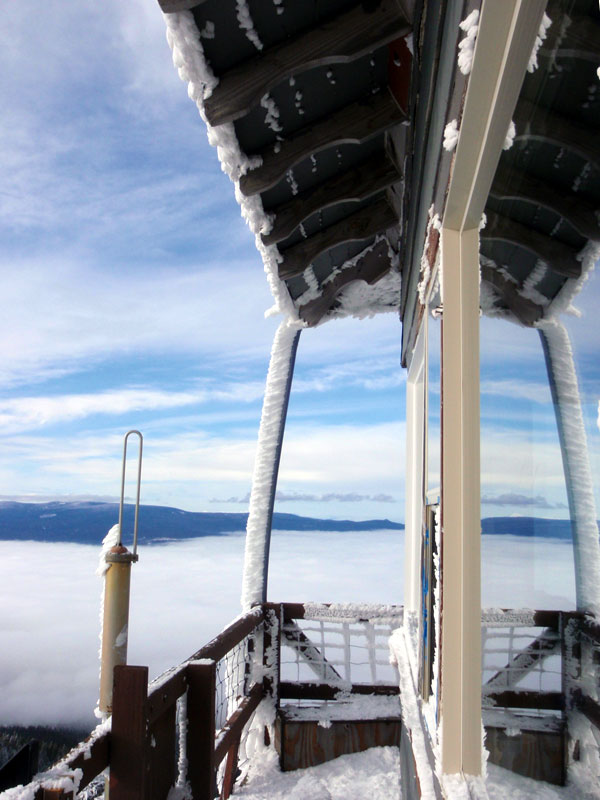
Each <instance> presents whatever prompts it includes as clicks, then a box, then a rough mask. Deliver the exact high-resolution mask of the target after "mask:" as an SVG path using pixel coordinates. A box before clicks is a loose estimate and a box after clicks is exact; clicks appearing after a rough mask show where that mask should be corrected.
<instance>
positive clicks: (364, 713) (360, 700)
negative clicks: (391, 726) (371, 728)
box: [284, 691, 400, 728]
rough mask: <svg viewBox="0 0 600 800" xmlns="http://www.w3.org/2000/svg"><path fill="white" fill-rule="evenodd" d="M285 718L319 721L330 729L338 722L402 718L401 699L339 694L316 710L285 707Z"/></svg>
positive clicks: (315, 708) (302, 707) (371, 695)
mask: <svg viewBox="0 0 600 800" xmlns="http://www.w3.org/2000/svg"><path fill="white" fill-rule="evenodd" d="M284 708H285V718H286V719H293V720H315V719H316V720H318V721H319V725H322V726H323V727H325V728H329V727H330V726H331V723H332V722H334V721H336V720H340V721H342V720H349V719H352V720H358V719H389V718H393V717H397V718H398V719H399V718H400V698H399V697H397V696H393V695H390V696H385V695H374V694H353V695H351V694H349V693H348V692H344V691H341V692H338V693H337V695H336V698H335V700H334V701H333V702H331V703H329V702H326V703H323V704H322V705H320V706H318V707H314V708H310V707H305V706H292V705H285V706H284Z"/></svg>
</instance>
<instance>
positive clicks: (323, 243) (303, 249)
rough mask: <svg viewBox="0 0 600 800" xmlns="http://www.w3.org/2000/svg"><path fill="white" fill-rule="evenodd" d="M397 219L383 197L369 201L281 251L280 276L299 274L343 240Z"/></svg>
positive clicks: (355, 239)
mask: <svg viewBox="0 0 600 800" xmlns="http://www.w3.org/2000/svg"><path fill="white" fill-rule="evenodd" d="M397 222H398V218H397V217H396V213H395V211H394V210H393V208H392V207H391V205H390V204H389V203H388V201H387V200H386V198H385V197H381V198H380V199H379V200H376V201H375V202H373V203H371V204H370V205H368V206H365V207H364V208H361V209H360V210H359V211H355V212H354V214H350V216H348V217H345V219H343V220H340V222H336V224H335V225H331V226H330V227H329V228H326V229H325V230H323V231H319V232H318V233H315V235H314V236H309V237H308V239H304V240H303V241H302V242H299V243H298V244H296V245H294V246H293V247H290V248H289V249H288V250H285V251H284V252H283V254H282V255H283V261H281V262H280V264H279V277H280V278H282V279H283V280H285V279H286V278H293V277H294V276H296V275H301V274H302V273H303V272H304V270H305V269H306V268H307V267H308V266H309V265H310V264H312V262H313V261H314V260H315V258H316V257H317V256H318V255H319V254H320V253H323V252H325V250H330V249H331V248H332V247H335V246H336V245H338V244H342V243H343V242H360V241H362V240H363V239H368V238H369V237H370V236H375V234H377V233H382V232H383V231H385V230H387V229H388V228H391V227H392V226H393V225H395V224H396V223H397Z"/></svg>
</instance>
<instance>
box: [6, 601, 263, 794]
mask: <svg viewBox="0 0 600 800" xmlns="http://www.w3.org/2000/svg"><path fill="white" fill-rule="evenodd" d="M264 619H265V613H264V611H263V609H262V608H260V607H259V608H256V609H253V610H252V611H250V612H249V613H247V614H245V615H244V616H242V617H240V618H239V619H237V620H236V621H235V622H233V623H232V624H231V625H229V626H228V627H227V628H226V629H225V630H224V631H223V632H222V633H220V634H219V635H218V636H217V637H216V638H215V639H213V640H212V641H211V642H209V643H208V644H207V645H205V646H204V647H202V648H200V650H198V651H197V652H196V653H194V654H193V655H192V656H191V657H190V658H189V659H187V660H186V661H184V662H183V663H182V664H179V665H178V666H176V667H173V668H171V669H169V670H167V671H166V672H165V673H164V674H163V675H161V676H159V677H158V678H156V679H155V680H154V681H152V682H151V683H150V684H149V683H148V668H147V667H139V666H126V665H122V666H117V667H115V670H114V687H113V711H112V716H111V717H109V719H108V720H106V721H105V722H103V723H102V725H100V726H99V727H98V728H97V729H96V730H95V731H94V732H93V733H92V734H91V736H90V737H89V738H88V739H87V740H86V741H85V742H83V743H82V744H80V745H78V746H77V747H76V748H75V749H74V750H72V751H71V752H70V753H69V754H68V755H67V757H66V758H65V759H64V760H63V761H61V762H60V763H59V764H57V765H56V766H55V767H53V768H52V769H51V770H49V771H48V772H46V773H40V774H39V775H37V776H36V777H35V778H34V780H33V781H32V782H31V783H30V784H28V785H27V786H20V787H16V788H14V789H10V790H9V795H8V796H9V798H10V800H70V799H72V798H74V797H75V796H79V797H80V798H81V800H84V798H85V797H86V796H87V794H88V792H89V789H87V788H86V787H89V786H90V784H92V782H93V781H95V779H97V778H98V776H102V773H105V771H106V770H107V769H108V770H109V777H108V781H109V786H110V797H111V800H125V798H127V800H166V798H167V796H168V795H169V793H170V791H171V789H173V787H177V788H178V789H181V791H182V793H183V795H184V796H193V797H194V798H195V800H213V798H214V797H215V795H216V794H218V793H220V796H221V797H222V798H227V797H229V794H230V793H231V790H232V787H233V782H234V780H235V777H236V772H237V755H238V748H239V744H240V740H241V739H242V737H243V734H244V729H245V727H246V725H247V723H248V721H249V719H250V717H251V716H252V714H253V713H254V711H255V710H256V709H257V707H258V705H259V704H260V702H261V700H262V698H263V697H264V695H265V692H266V691H268V688H269V682H268V680H267V679H265V674H264V670H258V671H256V670H255V671H253V670H252V669H251V664H252V662H253V658H252V657H251V653H252V652H253V651H254V653H255V656H256V654H257V653H259V652H260V653H261V657H260V661H261V662H262V661H263V660H264V659H263V657H262V651H261V650H260V647H264V646H267V645H268V637H267V636H266V635H265V633H264V630H263V628H264V625H263V623H264ZM257 644H258V645H259V647H257ZM192 753H193V758H191V757H190V758H189V759H188V757H187V754H192ZM223 761H225V762H226V763H225V764H224V766H223V767H222V768H221V769H220V770H219V766H220V765H221V762H223ZM218 784H219V792H217V790H216V789H217V785H218ZM96 793H97V792H96ZM96 793H92V794H96ZM7 800H8V798H7Z"/></svg>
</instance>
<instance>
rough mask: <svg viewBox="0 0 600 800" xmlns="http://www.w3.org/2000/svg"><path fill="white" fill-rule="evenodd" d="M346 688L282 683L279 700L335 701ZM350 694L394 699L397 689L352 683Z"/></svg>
mask: <svg viewBox="0 0 600 800" xmlns="http://www.w3.org/2000/svg"><path fill="white" fill-rule="evenodd" d="M346 691H347V687H340V686H335V685H330V684H327V683H306V682H305V681H302V682H295V681H282V682H281V686H280V694H279V696H280V698H281V699H282V700H335V698H336V695H338V694H339V693H340V692H344V693H345V692H346ZM350 691H351V693H352V694H358V695H372V694H374V695H378V696H386V697H396V696H397V695H398V694H399V689H398V686H397V685H396V684H361V683H354V684H352V687H351V689H350Z"/></svg>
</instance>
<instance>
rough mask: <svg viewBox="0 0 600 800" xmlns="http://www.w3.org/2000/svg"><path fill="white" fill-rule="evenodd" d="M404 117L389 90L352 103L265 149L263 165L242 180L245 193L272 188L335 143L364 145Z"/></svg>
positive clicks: (243, 192) (241, 186) (254, 192)
mask: <svg viewBox="0 0 600 800" xmlns="http://www.w3.org/2000/svg"><path fill="white" fill-rule="evenodd" d="M404 119H405V114H404V112H403V111H402V110H401V109H400V108H399V106H398V105H397V103H396V101H395V100H394V98H393V97H392V95H391V94H390V92H389V91H388V90H387V89H383V90H382V91H381V92H378V93H377V94H376V95H371V96H369V97H367V98H365V99H364V100H359V101H358V102H356V103H351V104H350V105H348V106H345V107H344V108H342V109H341V110H340V111H337V112H335V113H334V114H331V115H330V116H328V117H326V118H324V119H321V120H320V121H318V122H316V123H314V124H313V125H309V126H307V127H305V128H302V129H301V130H299V131H298V132H297V133H295V134H293V135H292V136H290V137H289V138H288V139H286V140H285V141H284V142H281V148H280V149H279V151H278V152H277V153H276V152H275V151H274V150H273V148H272V147H269V149H268V150H265V151H263V152H262V153H261V154H260V155H261V156H262V164H261V166H260V167H257V168H256V169H253V170H251V171H250V172H247V173H246V175H243V176H242V178H241V179H240V189H241V191H242V194H245V195H246V196H248V195H253V194H258V193H259V192H264V191H266V190H267V189H270V188H271V186H275V184H276V183H278V182H279V181H280V180H281V178H283V176H284V175H285V173H286V172H287V171H288V170H290V169H292V167H294V166H295V165H296V164H297V163H298V162H299V161H301V160H302V159H303V158H305V157H306V156H308V155H312V154H314V153H318V152H320V151H321V150H325V149H326V148H327V147H332V146H333V145H338V144H345V143H353V144H360V143H361V142H364V141H366V140H367V139H370V138H371V137H372V136H376V135H377V134H378V133H381V132H382V131H385V130H387V129H388V128H391V127H392V126H393V125H397V124H398V123H400V122H402V121H403V120H404Z"/></svg>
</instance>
